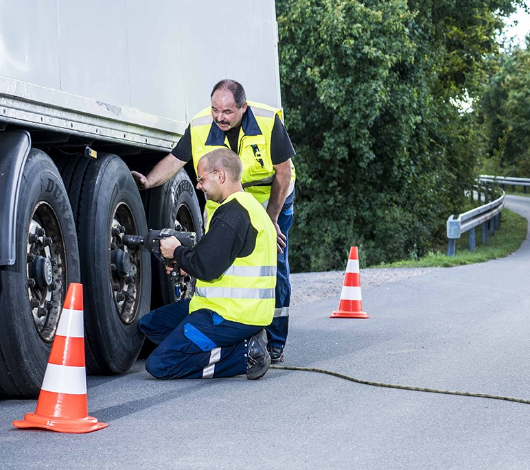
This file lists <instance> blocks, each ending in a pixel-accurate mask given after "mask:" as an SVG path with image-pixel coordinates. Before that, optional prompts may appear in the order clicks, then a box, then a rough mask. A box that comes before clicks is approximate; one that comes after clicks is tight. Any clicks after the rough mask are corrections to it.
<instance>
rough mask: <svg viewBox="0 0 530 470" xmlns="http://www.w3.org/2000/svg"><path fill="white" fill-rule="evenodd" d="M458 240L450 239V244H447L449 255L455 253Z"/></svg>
mask: <svg viewBox="0 0 530 470" xmlns="http://www.w3.org/2000/svg"><path fill="white" fill-rule="evenodd" d="M455 247H456V240H455V239H454V238H450V239H449V245H448V246H447V256H454V255H455Z"/></svg>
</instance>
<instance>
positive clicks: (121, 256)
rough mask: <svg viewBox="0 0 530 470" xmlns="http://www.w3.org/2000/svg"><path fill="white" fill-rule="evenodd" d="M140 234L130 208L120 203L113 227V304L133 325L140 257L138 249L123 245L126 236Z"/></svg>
mask: <svg viewBox="0 0 530 470" xmlns="http://www.w3.org/2000/svg"><path fill="white" fill-rule="evenodd" d="M126 234H127V235H138V229H137V226H136V222H135V220H134V217H133V214H132V212H131V209H130V208H129V206H127V204H125V203H121V204H119V205H118V206H117V207H116V210H115V211H114V216H113V219H112V224H111V227H110V275H111V284H112V291H113V298H114V304H115V306H116V311H117V312H118V316H119V318H120V320H121V321H122V322H123V323H125V324H129V323H131V322H132V321H133V320H134V318H135V316H136V312H137V310H138V303H139V299H140V287H141V286H140V276H139V273H140V272H141V271H140V270H141V256H140V251H139V250H138V249H134V248H131V247H129V246H127V245H126V244H125V243H124V242H123V236H124V235H126Z"/></svg>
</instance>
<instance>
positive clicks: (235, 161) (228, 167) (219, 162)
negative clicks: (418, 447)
mask: <svg viewBox="0 0 530 470" xmlns="http://www.w3.org/2000/svg"><path fill="white" fill-rule="evenodd" d="M200 161H203V162H204V164H205V165H206V170H207V171H213V170H224V171H225V173H226V176H227V178H228V179H229V180H230V181H231V182H232V183H239V182H240V181H241V174H242V173H243V165H242V163H241V160H240V159H239V157H238V156H237V154H235V153H234V152H232V150H229V149H217V150H214V151H212V152H210V153H207V154H206V155H204V156H203V157H202V158H201V159H200Z"/></svg>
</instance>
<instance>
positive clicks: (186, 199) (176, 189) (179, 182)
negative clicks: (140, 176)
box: [147, 170, 203, 309]
mask: <svg viewBox="0 0 530 470" xmlns="http://www.w3.org/2000/svg"><path fill="white" fill-rule="evenodd" d="M147 208H148V209H147V222H148V226H149V228H152V229H161V228H172V229H175V230H187V231H189V232H196V233H197V240H199V239H200V238H201V236H202V233H203V229H202V225H203V224H202V217H201V211H200V208H199V201H198V200H197V196H196V194H195V188H194V186H193V184H192V182H191V180H190V178H189V177H188V175H187V174H186V172H185V171H184V170H181V171H179V172H178V173H177V174H176V175H175V176H174V177H173V178H172V179H171V180H169V181H168V182H167V183H166V184H164V185H163V186H159V187H157V188H153V189H150V190H149V196H148V201H147ZM153 259H154V264H153V294H152V304H151V307H152V308H153V309H154V308H157V307H160V306H162V305H167V304H169V303H172V302H175V301H176V300H178V299H179V298H189V297H191V296H192V295H193V291H194V289H195V279H193V278H191V277H189V276H187V277H186V278H185V279H184V280H183V283H182V285H181V287H180V288H178V289H175V286H174V285H173V283H172V282H171V280H170V278H169V277H168V275H167V274H166V271H165V268H164V266H163V265H162V264H161V263H160V262H158V261H157V260H156V259H155V258H154V257H153ZM177 290H178V291H177Z"/></svg>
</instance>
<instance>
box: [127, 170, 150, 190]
mask: <svg viewBox="0 0 530 470" xmlns="http://www.w3.org/2000/svg"><path fill="white" fill-rule="evenodd" d="M131 175H132V176H133V178H134V179H135V181H136V184H137V185H138V188H139V189H149V188H150V187H151V185H150V184H149V180H148V179H147V177H146V176H145V175H142V174H141V173H138V172H137V171H131Z"/></svg>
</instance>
